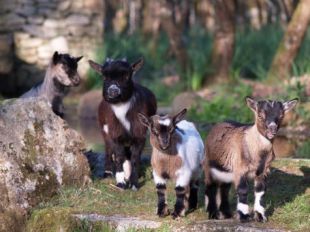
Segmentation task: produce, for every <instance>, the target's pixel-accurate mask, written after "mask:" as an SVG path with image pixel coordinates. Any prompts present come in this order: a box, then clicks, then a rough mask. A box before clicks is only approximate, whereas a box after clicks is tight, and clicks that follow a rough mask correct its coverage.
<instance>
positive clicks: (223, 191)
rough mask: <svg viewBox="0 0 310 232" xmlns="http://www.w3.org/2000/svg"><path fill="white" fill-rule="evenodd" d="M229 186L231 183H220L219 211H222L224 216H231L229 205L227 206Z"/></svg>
mask: <svg viewBox="0 0 310 232" xmlns="http://www.w3.org/2000/svg"><path fill="white" fill-rule="evenodd" d="M230 187H231V183H222V184H221V185H220V195H221V204H220V212H221V213H222V215H223V217H224V218H231V217H232V214H231V211H230V206H229V190H230Z"/></svg>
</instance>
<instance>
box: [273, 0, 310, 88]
mask: <svg viewBox="0 0 310 232" xmlns="http://www.w3.org/2000/svg"><path fill="white" fill-rule="evenodd" d="M309 20H310V0H300V2H299V3H298V5H297V8H296V9H295V11H294V14H293V17H292V19H291V21H290V22H289V25H288V27H287V29H286V32H285V34H284V37H283V40H282V41H281V43H280V45H279V48H278V50H277V53H276V55H275V57H274V59H273V61H272V64H271V68H270V70H269V73H268V78H267V81H268V82H271V83H275V82H278V81H279V80H284V79H286V78H287V77H288V76H289V74H290V71H291V68H292V64H293V61H294V59H295V57H296V55H297V53H298V50H299V48H300V45H301V43H302V41H303V38H304V36H305V34H306V31H307V28H308V24H309Z"/></svg>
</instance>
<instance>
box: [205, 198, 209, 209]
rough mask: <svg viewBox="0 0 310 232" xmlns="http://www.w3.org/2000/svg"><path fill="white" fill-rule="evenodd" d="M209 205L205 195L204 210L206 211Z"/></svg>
mask: <svg viewBox="0 0 310 232" xmlns="http://www.w3.org/2000/svg"><path fill="white" fill-rule="evenodd" d="M208 205H209V197H208V196H207V195H205V208H206V209H207V208H208Z"/></svg>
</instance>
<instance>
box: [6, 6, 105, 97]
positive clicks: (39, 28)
mask: <svg viewBox="0 0 310 232" xmlns="http://www.w3.org/2000/svg"><path fill="white" fill-rule="evenodd" d="M0 5H1V7H0V93H1V92H2V94H6V95H12V96H14V95H18V94H20V93H21V92H23V91H25V90H26V89H28V88H30V87H31V86H33V85H34V84H35V83H37V82H39V81H40V80H42V78H43V77H44V70H45V68H46V66H47V64H48V61H49V59H50V58H51V56H52V54H53V52H54V51H56V50H57V51H59V52H69V53H70V54H72V55H74V56H80V55H83V56H84V59H83V60H82V61H81V62H80V63H79V71H80V74H81V75H82V76H83V77H84V78H85V75H86V72H87V69H88V65H87V62H86V61H87V59H89V58H95V52H96V50H97V49H98V46H100V44H102V38H103V37H102V34H103V14H104V13H103V12H104V11H103V0H0Z"/></svg>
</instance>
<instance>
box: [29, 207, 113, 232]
mask: <svg viewBox="0 0 310 232" xmlns="http://www.w3.org/2000/svg"><path fill="white" fill-rule="evenodd" d="M74 213H77V212H74V210H72V208H66V207H53V208H47V209H41V210H35V211H33V213H32V215H31V217H30V219H29V220H28V222H27V226H26V231H27V232H42V231H44V232H54V231H68V232H70V231H75V232H79V231H80V232H82V231H83V232H84V231H92V232H96V231H98V232H99V231H114V230H113V229H111V227H110V226H109V225H107V223H104V222H90V221H86V220H80V219H78V218H76V217H74V216H72V215H73V214H74Z"/></svg>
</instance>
